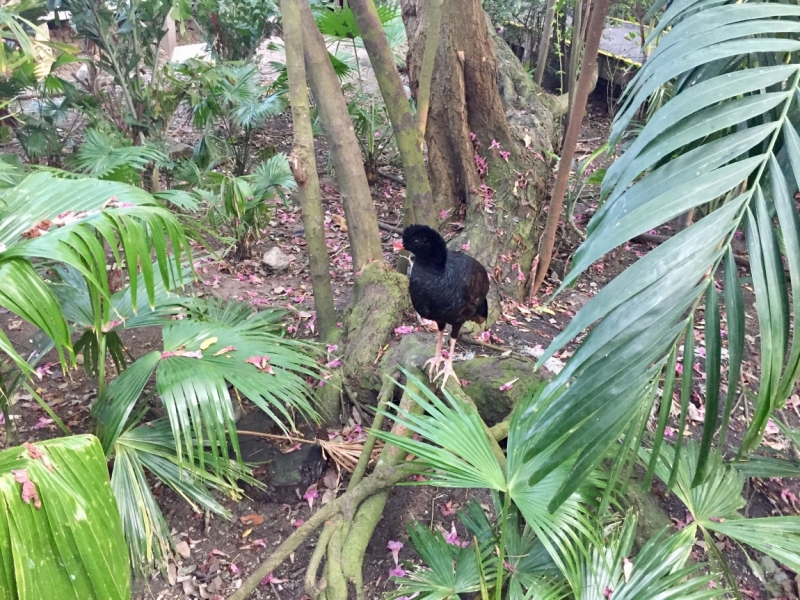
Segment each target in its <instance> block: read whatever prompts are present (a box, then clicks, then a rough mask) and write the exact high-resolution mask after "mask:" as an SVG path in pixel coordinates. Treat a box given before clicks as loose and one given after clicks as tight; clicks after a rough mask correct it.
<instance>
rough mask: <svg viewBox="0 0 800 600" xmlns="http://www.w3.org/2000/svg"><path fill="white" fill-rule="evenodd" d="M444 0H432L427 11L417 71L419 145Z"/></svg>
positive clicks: (421, 142)
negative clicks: (426, 25)
mask: <svg viewBox="0 0 800 600" xmlns="http://www.w3.org/2000/svg"><path fill="white" fill-rule="evenodd" d="M443 6H444V0H433V1H432V2H431V5H430V9H429V11H428V37H427V39H426V40H425V51H424V52H423V53H422V65H421V66H420V72H419V91H418V92H417V130H418V131H419V146H420V148H422V144H423V143H424V142H425V128H426V127H427V125H428V110H429V109H430V106H431V80H432V79H433V67H434V65H435V64H436V50H437V49H438V48H439V37H440V36H439V33H440V31H441V28H442V7H443Z"/></svg>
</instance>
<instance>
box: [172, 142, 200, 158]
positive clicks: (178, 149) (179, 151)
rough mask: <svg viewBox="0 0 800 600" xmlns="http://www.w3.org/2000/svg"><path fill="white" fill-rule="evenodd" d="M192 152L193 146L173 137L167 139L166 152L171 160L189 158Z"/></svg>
mask: <svg viewBox="0 0 800 600" xmlns="http://www.w3.org/2000/svg"><path fill="white" fill-rule="evenodd" d="M193 153H194V148H192V147H191V146H190V145H189V144H184V143H183V142H181V141H178V140H173V139H168V140H167V154H168V155H169V159H170V160H171V161H176V160H178V159H180V158H191V157H192V154H193Z"/></svg>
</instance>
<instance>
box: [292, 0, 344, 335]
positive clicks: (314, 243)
mask: <svg viewBox="0 0 800 600" xmlns="http://www.w3.org/2000/svg"><path fill="white" fill-rule="evenodd" d="M281 17H282V20H283V31H284V46H285V48H286V71H287V75H288V78H289V102H290V104H291V105H292V124H293V125H294V128H293V129H294V148H293V150H292V155H291V156H290V157H289V165H290V166H291V167H292V174H293V175H294V178H295V181H296V182H297V191H298V196H299V199H300V207H301V208H302V210H303V227H304V228H305V230H306V236H305V237H306V248H307V250H308V268H309V271H310V272H311V286H312V288H313V290H314V307H315V309H316V311H317V327H318V328H319V337H320V340H321V341H323V342H327V341H332V339H333V336H334V335H336V310H335V308H334V305H333V289H332V287H331V274H330V263H329V261H328V248H327V246H326V245H325V223H324V216H323V209H322V198H321V196H320V191H319V179H318V177H317V163H316V160H315V158H314V134H313V133H312V131H311V109H310V107H309V104H308V89H307V87H306V67H305V63H304V62H303V26H302V24H301V21H300V8H299V7H298V5H297V0H281Z"/></svg>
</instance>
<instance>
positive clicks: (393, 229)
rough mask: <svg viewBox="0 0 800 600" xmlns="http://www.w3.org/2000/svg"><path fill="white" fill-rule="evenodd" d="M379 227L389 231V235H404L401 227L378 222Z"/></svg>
mask: <svg viewBox="0 0 800 600" xmlns="http://www.w3.org/2000/svg"><path fill="white" fill-rule="evenodd" d="M378 227H380V228H381V229H383V230H384V231H388V232H389V233H403V229H402V228H401V227H397V226H396V225H389V223H384V222H383V221H378Z"/></svg>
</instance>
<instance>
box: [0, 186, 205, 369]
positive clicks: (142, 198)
mask: <svg viewBox="0 0 800 600" xmlns="http://www.w3.org/2000/svg"><path fill="white" fill-rule="evenodd" d="M109 250H110V254H111V255H112V256H113V259H114V261H115V262H116V263H117V264H118V265H129V266H130V265H133V266H135V267H134V268H135V271H137V272H139V273H140V274H141V283H142V285H143V287H144V288H145V291H146V295H147V297H148V299H149V301H150V303H151V305H152V303H153V301H154V296H155V286H156V282H157V281H158V280H159V279H160V280H162V281H169V280H170V273H169V269H168V264H169V263H170V261H174V262H175V263H176V266H177V268H178V269H180V263H181V261H182V260H183V258H184V257H189V247H188V244H187V242H186V237H185V235H184V232H183V229H182V227H181V226H180V224H179V222H178V221H177V219H176V218H175V216H173V215H172V213H170V212H169V211H168V210H166V209H165V208H163V207H161V206H160V205H159V204H158V203H157V202H156V201H155V200H154V199H153V197H152V196H150V195H149V194H148V193H147V192H145V191H143V190H141V189H139V188H135V187H132V186H129V185H125V184H122V183H117V182H112V181H99V180H96V179H91V178H70V177H66V176H62V174H60V173H59V172H36V173H33V174H31V175H28V176H27V177H25V178H24V179H22V181H21V182H20V183H19V184H18V185H16V186H13V187H10V188H7V189H3V190H2V191H0V278H2V281H3V285H2V286H0V306H4V307H5V308H8V309H9V310H11V311H12V312H14V313H15V314H17V315H19V316H20V317H22V318H23V319H25V320H26V321H29V322H30V323H32V324H33V325H35V326H36V327H38V328H39V329H41V330H42V331H44V332H45V333H46V334H47V335H49V336H50V337H51V338H52V339H53V341H54V343H55V345H56V348H57V349H58V352H59V356H60V358H61V360H62V362H63V361H64V360H65V354H64V351H65V350H68V351H71V342H70V336H69V328H68V327H67V324H66V322H65V320H64V317H63V314H62V312H61V308H60V305H59V303H58V301H57V299H56V298H55V296H54V294H53V292H52V291H51V289H50V288H49V287H48V286H47V285H46V284H45V282H44V281H43V279H42V276H41V274H40V272H39V271H38V270H37V268H36V267H37V266H39V265H43V264H47V263H56V264H59V263H60V264H64V265H68V266H70V267H72V268H74V269H75V270H77V271H78V272H79V273H80V274H81V276H82V277H83V278H84V279H85V281H86V284H87V286H88V293H89V295H90V296H91V297H92V298H93V303H92V304H93V307H94V314H93V315H92V323H93V326H94V328H95V329H96V330H98V331H99V330H100V329H101V327H102V325H103V324H104V323H107V322H108V321H109V318H110V303H109V302H107V301H106V302H101V301H100V299H101V298H105V299H109V298H110V295H111V294H110V290H109V284H108V276H107V272H106V264H107V262H108V258H107V252H108V251H109ZM170 253H171V254H172V256H170ZM153 254H154V255H155V257H156V259H157V265H158V266H157V268H156V269H154V267H153V262H152V256H153ZM139 281H140V278H139V277H132V278H131V300H132V302H133V303H134V304H136V303H137V302H138V300H137V299H138V295H139V293H141V287H142V285H140V284H139ZM0 351H2V352H4V353H6V354H7V355H9V356H11V357H12V358H14V360H15V361H17V363H18V364H19V365H20V366H21V367H22V368H26V367H25V365H24V361H22V362H21V361H20V359H19V356H18V355H17V354H16V352H15V351H14V349H13V348H12V347H11V345H10V344H9V343H8V340H7V338H6V337H5V336H4V335H0Z"/></svg>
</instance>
